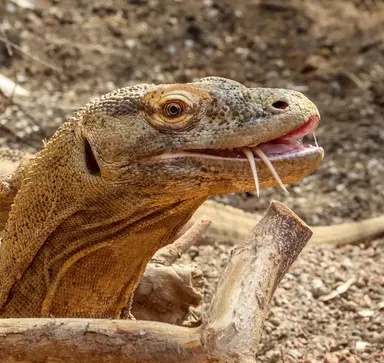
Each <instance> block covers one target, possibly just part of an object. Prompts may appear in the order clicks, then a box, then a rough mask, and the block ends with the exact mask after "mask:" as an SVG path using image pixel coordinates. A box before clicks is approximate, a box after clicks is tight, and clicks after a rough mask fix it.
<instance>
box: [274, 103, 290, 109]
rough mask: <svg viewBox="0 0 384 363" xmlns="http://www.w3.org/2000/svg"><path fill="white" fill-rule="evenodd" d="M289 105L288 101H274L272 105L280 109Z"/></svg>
mask: <svg viewBox="0 0 384 363" xmlns="http://www.w3.org/2000/svg"><path fill="white" fill-rule="evenodd" d="M288 106H289V105H288V102H285V101H276V102H275V103H272V107H274V108H277V109H278V110H285V109H286V108H288Z"/></svg>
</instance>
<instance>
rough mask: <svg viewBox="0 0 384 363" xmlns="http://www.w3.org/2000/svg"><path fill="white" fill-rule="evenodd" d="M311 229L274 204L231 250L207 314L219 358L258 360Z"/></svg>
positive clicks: (207, 334) (210, 341)
mask: <svg viewBox="0 0 384 363" xmlns="http://www.w3.org/2000/svg"><path fill="white" fill-rule="evenodd" d="M311 235H312V232H311V230H310V229H309V227H308V226H307V225H306V224H305V223H304V222H303V221H302V220H300V219H299V218H298V217H297V216H296V215H295V214H294V213H293V212H292V211H291V210H289V209H288V208H287V207H285V206H284V205H283V204H282V203H279V202H273V203H272V205H271V207H270V208H269V210H268V212H267V214H266V215H265V216H264V217H263V218H262V219H261V221H260V222H259V223H258V225H257V226H256V227H255V228H254V230H253V231H252V232H251V234H250V235H249V236H248V237H247V238H246V239H245V241H244V242H243V243H242V244H240V245H239V246H237V247H235V248H234V249H233V250H232V253H231V256H230V259H229V262H228V265H227V267H226V268H225V270H224V272H223V274H222V277H221V279H220V282H219V285H218V287H217V291H216V295H215V297H214V299H213V301H212V303H211V306H210V309H209V310H208V312H207V314H206V316H205V317H204V319H203V321H204V329H203V333H204V341H205V345H206V346H207V347H209V351H210V352H212V354H213V355H214V356H215V357H218V358H222V359H231V361H232V360H233V359H236V360H243V361H249V362H252V361H255V360H254V356H255V353H256V351H257V345H258V344H259V340H260V337H261V332H262V326H263V323H264V319H265V317H266V313H267V309H268V305H269V302H270V300H271V298H272V295H273V293H274V291H275V289H276V287H277V285H278V283H279V282H280V280H281V279H282V277H283V276H284V274H285V273H286V272H287V270H288V268H289V267H290V266H291V264H292V263H293V262H294V261H295V259H296V258H297V256H298V255H299V253H300V252H301V250H302V249H303V248H304V246H305V244H306V243H307V242H308V241H309V239H310V238H311Z"/></svg>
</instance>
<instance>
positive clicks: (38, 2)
mask: <svg viewBox="0 0 384 363" xmlns="http://www.w3.org/2000/svg"><path fill="white" fill-rule="evenodd" d="M213 75H214V76H222V77H227V78H232V79H234V80H236V81H239V82H241V83H243V84H245V85H246V86H249V87H280V88H292V89H295V90H298V91H301V92H303V93H304V94H306V95H307V96H308V97H309V98H311V99H312V100H313V101H314V102H315V103H316V104H317V106H318V108H319V110H320V113H321V115H322V123H321V125H320V128H319V130H318V132H317V138H318V141H319V144H320V145H321V146H323V147H324V149H325V158H324V161H323V164H322V166H321V167H320V169H319V170H317V171H316V172H315V173H314V174H312V175H311V176H309V177H307V178H306V179H304V180H302V181H300V182H298V183H295V184H294V185H291V186H289V187H288V189H289V191H290V194H289V195H288V196H285V195H284V194H283V192H282V191H280V190H279V189H277V188H275V189H271V190H262V192H261V197H260V199H257V198H256V196H255V194H254V193H245V194H241V195H230V196H222V197H216V199H218V200H220V201H222V202H224V203H228V204H231V205H234V206H237V207H240V208H243V209H245V210H247V211H264V210H265V208H266V207H267V206H268V205H269V203H270V200H271V199H272V198H273V199H278V200H280V201H283V202H284V203H286V204H287V205H288V206H289V207H290V208H292V209H293V210H294V211H295V212H296V213H297V214H298V215H299V216H300V217H302V218H303V219H304V220H305V221H306V222H307V223H309V224H310V225H328V224H332V223H342V222H347V221H353V220H362V219H365V218H369V217H374V216H378V215H380V214H383V213H384V119H383V118H384V116H383V111H384V1H382V0H376V1H375V0H313V1H310V0H259V1H257V0H254V1H251V0H236V1H231V0H184V1H183V0H125V1H118V0H115V1H112V0H95V1H89V0H76V1H75V0H63V1H59V0H51V1H48V0H0V90H2V88H1V84H2V83H4V79H2V78H1V77H2V76H4V77H7V78H8V79H10V80H13V81H14V82H16V83H17V84H18V85H19V86H20V87H22V88H23V89H24V91H22V90H20V92H15V94H14V97H13V98H10V97H9V95H7V94H6V93H7V92H5V91H4V90H3V91H0V146H1V145H7V146H10V147H12V148H17V149H23V150H27V151H29V152H35V151H36V150H38V149H40V148H41V145H42V143H41V140H42V139H44V138H49V137H50V136H52V134H53V133H54V132H55V130H56V129H57V127H58V126H60V125H61V124H62V123H63V122H64V121H65V120H66V119H68V118H69V117H70V116H71V114H72V113H73V112H74V111H75V110H76V109H77V108H79V107H81V106H83V105H84V104H85V103H86V102H88V101H89V100H90V99H91V98H94V97H98V96H100V95H102V94H105V93H107V92H109V91H112V90H114V89H116V88H120V87H125V86H129V85H133V84H136V83H173V82H188V81H194V80H196V79H199V78H201V77H206V76H213ZM21 93H23V94H21ZM311 142H312V140H311ZM364 242H365V243H362V244H361V245H359V246H344V247H343V248H339V249H329V248H325V247H323V246H322V247H319V248H314V247H313V248H308V249H307V250H305V251H304V253H303V255H302V256H301V257H300V258H299V260H298V261H297V264H295V265H294V267H293V269H292V270H291V271H290V273H289V274H287V276H286V277H285V279H284V280H283V282H282V284H281V285H280V287H279V289H278V291H277V292H276V297H275V298H274V300H273V304H272V307H271V311H270V316H269V319H268V321H267V322H266V324H265V334H264V336H263V340H262V344H261V346H260V351H259V359H260V362H270V363H276V362H281V363H287V362H289V363H291V362H303V363H315V362H327V363H338V362H343V363H356V362H357V363H358V362H384V355H383V349H384V335H383V331H384V319H383V317H384V301H383V296H384V279H383V276H384V271H383V267H384V260H383V258H384V256H383V253H382V246H383V244H382V242H383V240H381V242H380V241H376V242H374V243H371V242H372V241H364ZM380 243H381V244H380ZM227 255H228V246H222V245H215V246H200V247H199V248H198V249H197V248H195V247H193V248H191V250H190V254H189V257H188V256H187V257H186V258H190V260H191V261H193V262H195V263H198V264H200V266H202V269H203V271H204V275H205V278H206V301H209V299H210V298H211V295H210V294H211V293H212V292H213V291H214V289H215V286H216V285H215V284H216V282H217V280H218V277H219V276H220V271H221V269H222V268H223V266H225V264H226V259H227ZM351 278H352V279H353V281H356V282H355V283H354V284H352V285H353V286H351V287H350V289H349V291H348V292H347V293H346V294H344V295H343V296H342V297H337V298H335V299H334V300H331V301H330V302H329V303H325V302H323V301H320V300H319V299H318V298H319V296H321V295H324V294H326V293H328V292H329V291H332V290H333V289H336V288H337V287H338V286H340V284H343V283H347V284H348V281H351V280H350V279H351ZM350 285H351V284H350Z"/></svg>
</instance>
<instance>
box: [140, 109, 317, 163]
mask: <svg viewBox="0 0 384 363" xmlns="http://www.w3.org/2000/svg"><path fill="white" fill-rule="evenodd" d="M319 123H320V119H319V117H317V116H313V117H310V118H309V119H308V120H307V121H306V122H305V123H304V124H302V125H301V126H299V127H298V128H297V129H295V130H293V131H291V132H289V133H287V134H285V135H283V136H281V137H278V138H276V139H273V140H270V141H267V142H263V143H259V144H251V145H246V146H243V147H238V148H221V149H193V150H186V151H178V152H170V153H164V154H161V155H157V156H155V157H152V158H150V159H149V160H166V159H174V158H181V157H198V158H208V159H221V160H239V161H240V160H241V161H242V160H244V161H245V160H247V158H246V156H245V154H244V152H243V150H244V148H246V149H250V150H253V149H254V148H256V147H257V148H259V149H261V150H262V151H263V152H264V153H265V155H266V156H267V157H268V159H269V160H270V161H277V160H283V159H291V158H296V157H300V156H304V155H305V154H311V153H314V152H317V153H322V152H323V149H322V148H321V147H318V146H317V145H316V146H313V145H311V144H306V145H304V144H303V142H302V139H303V137H304V136H306V135H308V134H310V133H313V132H314V131H315V130H316V129H317V127H318V125H319ZM254 157H255V159H256V161H261V158H260V157H259V156H258V155H254ZM147 160H148V159H147Z"/></svg>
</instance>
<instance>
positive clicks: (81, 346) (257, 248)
mask: <svg viewBox="0 0 384 363" xmlns="http://www.w3.org/2000/svg"><path fill="white" fill-rule="evenodd" d="M310 236H311V231H310V229H309V228H308V227H307V226H306V225H305V224H304V223H303V222H302V221H301V220H300V219H299V218H298V217H296V216H295V215H294V214H293V213H292V212H291V211H290V210H289V209H288V208H286V207H285V206H284V205H282V204H281V203H277V202H275V203H273V204H272V206H271V207H270V209H269V211H268V213H267V215H266V216H265V217H264V218H263V219H262V220H261V221H260V223H259V224H258V225H257V226H256V228H255V229H254V230H253V232H252V233H251V234H250V235H249V236H248V238H247V239H246V240H245V241H244V242H243V243H242V244H241V245H239V246H237V247H236V248H235V249H234V250H233V251H232V254H231V257H230V260H229V262H228V265H227V267H226V268H225V270H224V272H223V274H222V278H221V279H220V281H219V284H218V288H217V292H216V294H215V296H214V298H213V300H212V303H211V305H210V308H209V309H208V311H207V312H206V314H205V315H204V317H203V324H202V325H201V326H200V327H197V328H186V327H179V326H175V325H170V324H164V323H155V322H145V321H121V320H91V319H56V320H55V319H3V320H1V321H0V361H1V362H4V363H11V362H12V363H14V362H24V363H25V362H32V361H41V362H48V361H51V360H52V361H53V360H54V361H55V362H56V363H60V362H70V363H74V362H76V363H80V362H94V363H104V362H105V363H107V362H108V363H115V362H116V363H117V362H119V363H126V362H213V361H214V362H218V361H219V362H222V361H230V362H244V363H251V362H255V358H254V356H255V352H256V350H257V345H258V343H259V340H260V335H261V331H262V326H263V322H264V319H265V316H266V312H267V309H268V304H269V302H270V300H271V298H272V295H273V293H274V291H275V289H276V286H277V284H278V283H279V282H280V280H281V278H282V277H283V275H284V274H285V272H286V271H287V269H288V268H289V266H290V265H291V264H292V262H293V261H294V260H295V259H296V258H297V256H298V254H299V253H300V251H301V250H302V248H303V247H304V245H305V244H306V242H307V241H308V240H309V238H310Z"/></svg>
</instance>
